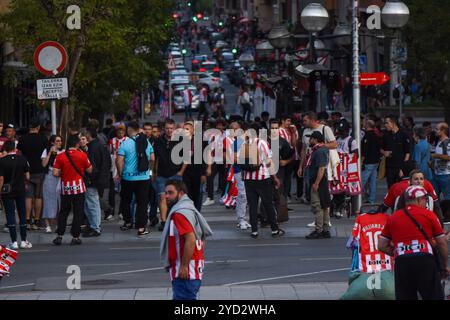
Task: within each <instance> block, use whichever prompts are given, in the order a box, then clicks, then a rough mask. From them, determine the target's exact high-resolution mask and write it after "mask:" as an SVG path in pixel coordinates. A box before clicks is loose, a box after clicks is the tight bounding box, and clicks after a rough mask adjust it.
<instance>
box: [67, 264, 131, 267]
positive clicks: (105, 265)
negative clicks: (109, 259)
mask: <svg viewBox="0 0 450 320" xmlns="http://www.w3.org/2000/svg"><path fill="white" fill-rule="evenodd" d="M61 266H62V267H66V266H67V265H65V264H62V265H61ZM77 266H79V267H107V266H131V263H99V264H77Z"/></svg>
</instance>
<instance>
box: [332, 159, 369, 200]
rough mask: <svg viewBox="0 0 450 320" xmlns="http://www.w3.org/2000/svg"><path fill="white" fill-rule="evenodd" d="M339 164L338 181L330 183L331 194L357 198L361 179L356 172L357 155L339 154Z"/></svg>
mask: <svg viewBox="0 0 450 320" xmlns="http://www.w3.org/2000/svg"><path fill="white" fill-rule="evenodd" d="M339 158H340V160H341V163H340V164H339V166H338V167H337V172H338V179H339V180H334V181H330V191H331V194H342V193H345V194H347V195H350V196H357V195H360V194H361V193H362V186H361V178H360V174H359V171H358V155H357V154H356V153H355V154H352V155H351V156H350V155H349V154H347V153H339Z"/></svg>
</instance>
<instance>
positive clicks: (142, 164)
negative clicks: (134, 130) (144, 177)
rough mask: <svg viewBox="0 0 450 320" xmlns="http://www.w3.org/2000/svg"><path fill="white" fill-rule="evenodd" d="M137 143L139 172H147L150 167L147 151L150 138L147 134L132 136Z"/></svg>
mask: <svg viewBox="0 0 450 320" xmlns="http://www.w3.org/2000/svg"><path fill="white" fill-rule="evenodd" d="M131 139H132V140H133V141H134V142H135V143H136V155H137V158H138V172H146V171H148V170H149V169H150V165H149V159H148V158H147V153H146V152H145V151H146V150H147V147H148V143H149V142H148V139H147V137H146V136H145V135H143V134H141V135H138V136H137V138H131Z"/></svg>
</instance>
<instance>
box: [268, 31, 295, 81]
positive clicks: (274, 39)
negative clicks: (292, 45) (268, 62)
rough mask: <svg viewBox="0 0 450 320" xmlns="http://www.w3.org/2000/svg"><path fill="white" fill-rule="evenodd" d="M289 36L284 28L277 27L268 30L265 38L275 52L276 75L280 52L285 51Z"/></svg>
mask: <svg viewBox="0 0 450 320" xmlns="http://www.w3.org/2000/svg"><path fill="white" fill-rule="evenodd" d="M290 37H291V34H290V33H289V31H288V30H287V29H286V27H285V26H278V27H274V28H273V29H272V30H270V32H269V35H268V36H267V38H268V39H269V42H270V44H271V45H272V46H273V47H274V48H276V51H275V60H276V64H275V72H276V73H277V74H278V72H279V65H278V62H279V61H280V50H282V49H286V48H287V47H288V46H289V42H290V41H291V39H290Z"/></svg>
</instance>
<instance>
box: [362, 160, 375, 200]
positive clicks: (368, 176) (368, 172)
mask: <svg viewBox="0 0 450 320" xmlns="http://www.w3.org/2000/svg"><path fill="white" fill-rule="evenodd" d="M365 167H366V168H365V169H364V170H363V172H362V177H361V179H362V187H363V188H364V186H365V185H366V183H367V181H369V199H368V200H369V202H370V203H371V204H374V203H375V201H376V197H377V178H378V164H366V165H365ZM364 191H366V190H364Z"/></svg>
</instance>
